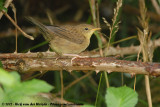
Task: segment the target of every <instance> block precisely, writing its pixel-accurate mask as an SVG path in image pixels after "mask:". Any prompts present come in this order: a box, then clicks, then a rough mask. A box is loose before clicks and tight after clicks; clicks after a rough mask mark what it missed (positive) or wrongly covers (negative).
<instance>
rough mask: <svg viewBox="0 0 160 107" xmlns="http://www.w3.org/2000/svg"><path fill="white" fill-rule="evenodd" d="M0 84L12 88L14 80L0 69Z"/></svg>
mask: <svg viewBox="0 0 160 107" xmlns="http://www.w3.org/2000/svg"><path fill="white" fill-rule="evenodd" d="M0 83H1V84H2V85H4V86H9V87H10V86H13V85H14V83H15V78H14V77H13V76H12V75H10V74H9V73H8V72H6V71H5V70H3V69H2V68H0Z"/></svg>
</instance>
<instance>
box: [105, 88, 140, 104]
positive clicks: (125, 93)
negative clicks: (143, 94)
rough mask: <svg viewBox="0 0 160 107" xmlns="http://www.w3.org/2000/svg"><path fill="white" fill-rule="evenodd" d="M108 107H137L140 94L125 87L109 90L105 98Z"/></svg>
mask: <svg viewBox="0 0 160 107" xmlns="http://www.w3.org/2000/svg"><path fill="white" fill-rule="evenodd" d="M105 101H106V103H107V107H135V105H136V104H137V101H138V94H137V93H136V92H135V91H134V90H133V89H131V88H129V87H126V86H123V87H119V88H114V87H111V88H108V89H107V94H106V96H105Z"/></svg>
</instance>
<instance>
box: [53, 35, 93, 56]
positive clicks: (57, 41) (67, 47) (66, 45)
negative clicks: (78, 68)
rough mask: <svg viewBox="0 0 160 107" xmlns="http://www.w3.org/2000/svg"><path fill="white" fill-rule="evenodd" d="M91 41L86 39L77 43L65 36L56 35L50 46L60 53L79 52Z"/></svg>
mask: <svg viewBox="0 0 160 107" xmlns="http://www.w3.org/2000/svg"><path fill="white" fill-rule="evenodd" d="M89 43H90V40H88V39H85V40H84V41H83V42H82V44H77V43H74V42H71V41H68V40H66V39H64V38H60V37H55V38H54V39H53V40H51V41H50V47H51V48H52V49H53V50H54V51H56V52H57V53H60V54H78V53H80V52H82V51H84V50H85V49H86V48H87V47H88V45H89Z"/></svg>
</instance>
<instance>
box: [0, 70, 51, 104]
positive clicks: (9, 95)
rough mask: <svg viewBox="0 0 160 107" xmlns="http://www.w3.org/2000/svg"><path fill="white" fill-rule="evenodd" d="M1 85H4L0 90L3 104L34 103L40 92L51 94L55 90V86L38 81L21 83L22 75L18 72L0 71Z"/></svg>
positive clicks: (0, 100) (0, 98)
mask: <svg viewBox="0 0 160 107" xmlns="http://www.w3.org/2000/svg"><path fill="white" fill-rule="evenodd" d="M0 83H1V85H2V87H1V88H0V95H1V96H0V102H1V103H4V102H6V103H11V102H16V103H17V102H30V101H32V102H33V101H34V99H35V96H34V95H36V94H38V93H39V92H49V91H51V90H52V89H53V86H51V85H49V84H47V83H46V82H45V81H42V80H38V79H33V80H28V81H24V82H21V80H20V75H19V74H18V73H17V72H10V73H8V72H6V71H5V70H3V69H0ZM32 96H34V97H32ZM36 101H37V100H36ZM38 101H39V100H38Z"/></svg>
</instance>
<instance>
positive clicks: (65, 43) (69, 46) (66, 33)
mask: <svg viewBox="0 0 160 107" xmlns="http://www.w3.org/2000/svg"><path fill="white" fill-rule="evenodd" d="M27 19H28V20H29V21H30V22H32V23H33V24H34V25H36V26H37V27H38V28H39V29H40V31H41V33H42V34H43V37H44V38H45V39H46V40H47V41H49V43H50V47H51V49H53V50H54V51H55V52H56V53H57V54H60V55H61V54H78V53H80V52H82V51H84V50H85V49H86V48H87V47H88V45H89V43H90V38H91V35H92V34H93V33H94V31H96V30H100V28H95V27H94V26H92V25H89V24H79V25H76V26H71V25H63V26H45V25H43V24H42V23H40V22H39V21H37V20H35V19H33V18H32V17H28V18H27Z"/></svg>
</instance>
